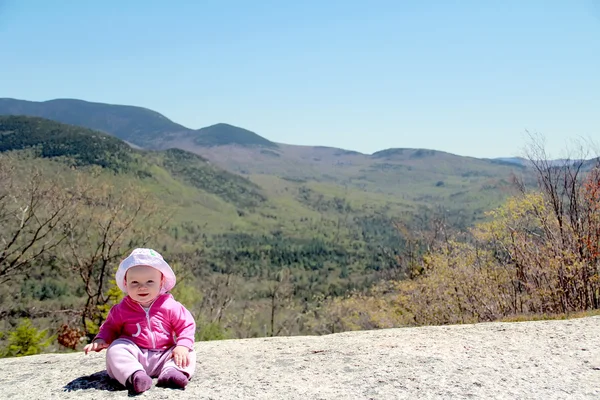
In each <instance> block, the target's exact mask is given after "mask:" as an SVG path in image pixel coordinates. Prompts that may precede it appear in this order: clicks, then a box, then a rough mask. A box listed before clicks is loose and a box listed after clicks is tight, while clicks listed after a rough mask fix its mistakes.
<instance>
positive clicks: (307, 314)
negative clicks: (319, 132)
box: [0, 116, 600, 357]
mask: <svg viewBox="0 0 600 400" xmlns="http://www.w3.org/2000/svg"><path fill="white" fill-rule="evenodd" d="M530 150H531V156H532V157H531V161H532V163H531V166H530V167H528V168H527V169H526V170H525V169H523V168H519V169H518V171H519V173H518V174H514V175H512V176H504V175H502V176H500V175H499V176H498V179H499V180H502V181H503V182H504V183H503V184H502V185H495V184H494V185H490V186H489V187H486V188H483V189H482V188H481V186H480V182H479V181H478V182H477V187H478V188H480V189H477V190H480V192H478V193H480V194H478V195H477V196H471V195H470V194H469V196H471V197H470V198H479V199H482V200H481V201H480V202H462V203H461V202H460V201H459V200H458V199H460V198H463V197H461V196H464V195H465V194H464V193H467V191H468V190H471V189H470V187H462V188H460V190H459V191H458V192H457V193H459V194H458V195H457V196H456V199H457V200H456V201H454V202H452V204H449V203H447V202H448V201H451V200H449V199H452V196H451V195H449V197H448V194H447V193H448V192H447V191H448V190H449V189H448V185H447V184H446V183H444V182H442V183H439V184H437V185H431V186H428V187H427V188H426V190H425V191H422V192H418V190H419V188H420V187H419V186H417V185H415V184H412V185H411V186H407V188H409V189H410V198H408V197H406V196H402V195H401V193H402V188H395V189H394V190H390V191H389V193H387V194H386V193H381V192H380V191H377V190H375V191H368V190H360V189H359V188H356V187H352V186H348V185H343V184H340V183H339V182H335V181H333V182H327V181H326V180H320V181H317V180H310V179H290V178H286V177H281V176H276V175H269V174H258V173H257V174H243V175H240V174H236V173H233V172H231V171H227V170H225V169H222V168H221V167H218V166H216V165H215V164H214V163H212V162H210V161H208V160H207V159H206V158H204V157H202V156H200V155H197V154H194V153H191V152H188V151H185V150H181V149H166V150H141V149H134V148H132V147H130V146H129V145H128V144H127V143H125V142H123V141H121V140H120V139H118V138H116V137H113V136H110V135H108V134H104V133H101V132H98V131H94V130H90V129H86V128H81V127H78V126H74V125H65V124H61V123H58V122H53V121H50V120H47V119H43V118H36V117H24V116H14V117H0V221H1V226H2V229H1V233H0V236H1V239H2V241H1V243H0V284H1V285H0V316H1V318H0V321H2V322H1V323H0V332H2V333H1V334H0V354H2V356H6V357H10V356H21V355H28V354H36V353H39V352H42V351H44V352H66V351H77V350H80V349H81V348H82V347H83V346H84V345H85V344H86V343H88V342H89V341H90V340H91V339H93V337H94V334H95V333H97V330H98V327H99V325H100V324H101V323H102V321H103V320H104V318H105V317H106V314H107V312H108V309H109V308H110V306H111V305H112V304H115V303H116V302H118V301H119V300H120V298H121V297H122V295H123V294H122V293H121V292H120V291H119V290H118V288H117V287H116V285H115V284H114V272H115V270H116V267H117V266H118V263H119V261H120V260H121V259H123V258H124V257H125V256H126V255H127V254H128V253H129V252H130V251H131V250H132V249H133V248H135V247H151V248H154V249H156V250H157V251H159V252H161V253H162V254H163V256H164V257H165V259H166V260H167V261H168V262H169V263H170V264H171V265H172V267H173V268H174V270H175V272H176V274H177V277H178V283H177V285H176V287H175V289H174V290H173V294H174V296H175V298H176V299H177V300H178V301H180V302H182V303H183V304H184V305H185V306H186V307H188V309H190V311H191V312H192V313H193V314H194V316H195V318H196V321H197V326H198V329H197V332H196V338H197V340H199V341H200V340H221V339H233V338H247V337H262V336H278V335H321V334H328V333H333V332H340V331H345V330H356V329H380V328H390V327H402V326H414V325H427V324H450V323H471V322H481V321H493V320H501V319H519V318H529V319H531V318H548V317H559V316H565V315H573V314H574V313H580V312H591V311H593V310H596V309H598V306H599V304H598V303H599V301H600V288H599V287H598V286H599V284H598V282H599V279H598V278H599V276H598V265H599V257H600V253H599V246H600V170H599V163H598V159H591V160H584V159H578V158H574V159H573V160H566V161H565V162H564V163H562V164H560V165H555V164H552V163H550V160H545V159H544V158H543V157H541V155H543V148H540V147H538V143H537V142H534V143H532V145H531V147H530ZM421 156H427V155H426V154H423V155H421ZM421 156H419V157H421ZM500 167H502V168H504V167H505V166H499V168H500ZM490 168H491V167H490ZM492 171H493V170H492V169H489V170H487V171H486V172H485V175H486V177H485V179H489V177H490V176H493V172H492ZM502 171H504V169H503V170H502ZM370 173H371V174H372V175H371V177H377V176H378V175H377V172H373V171H371V172H370ZM381 173H382V174H389V173H390V172H389V171H382V172H381ZM396 173H398V172H396ZM453 173H454V172H449V173H448V174H449V175H448V179H446V180H445V182H452V181H453V180H455V181H457V182H458V179H470V178H471V177H472V176H475V175H476V174H477V173H478V172H477V171H476V170H474V171H472V172H469V171H466V170H465V169H464V167H462V169H461V170H460V171H459V173H458V174H459V175H452V174H453ZM386 176H387V175H386ZM378 179H379V178H378ZM465 182H466V181H465ZM450 186H451V185H450ZM436 190H439V191H440V193H445V194H444V195H443V196H441V197H440V199H441V200H439V201H438V200H436V198H437V195H436V193H437V192H436ZM442 191H446V192H442ZM460 193H462V194H460ZM484 196H485V197H484ZM489 198H493V199H494V201H491V200H490V201H488V200H487V199H489ZM417 199H421V200H420V201H417ZM484 204H487V205H488V206H484Z"/></svg>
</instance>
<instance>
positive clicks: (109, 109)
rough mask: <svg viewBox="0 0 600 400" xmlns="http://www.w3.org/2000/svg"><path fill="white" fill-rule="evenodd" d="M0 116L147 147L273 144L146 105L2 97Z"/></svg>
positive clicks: (248, 133)
mask: <svg viewBox="0 0 600 400" xmlns="http://www.w3.org/2000/svg"><path fill="white" fill-rule="evenodd" d="M0 115H26V116H35V117H42V118H47V119H51V120H55V121H58V122H62V123H65V124H71V125H78V126H82V127H86V128H90V129H95V130H99V131H102V132H106V133H109V134H111V135H114V136H116V137H118V138H119V139H122V140H125V141H127V142H129V143H132V144H134V145H137V146H140V147H143V148H149V149H166V148H169V147H181V146H178V145H177V143H178V142H184V143H185V142H187V141H190V142H191V143H193V144H196V145H199V146H222V145H240V146H245V147H248V146H261V147H276V145H275V144H274V143H272V142H270V141H269V140H267V139H265V138H262V137H261V136H259V135H257V134H256V133H254V132H251V131H248V130H246V129H243V128H238V127H235V126H232V125H228V124H216V125H213V126H209V127H206V128H202V129H199V130H193V129H190V128H186V127H184V126H182V125H179V124H177V123H175V122H173V121H171V120H170V119H168V118H167V117H165V116H164V115H162V114H160V113H158V112H156V111H152V110H148V109H146V108H142V107H135V106H127V105H113V104H104V103H94V102H88V101H83V100H76V99H56V100H49V101H43V102H34V101H25V100H17V99H9V98H2V99H0Z"/></svg>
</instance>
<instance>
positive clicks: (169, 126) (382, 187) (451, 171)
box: [0, 99, 527, 219]
mask: <svg viewBox="0 0 600 400" xmlns="http://www.w3.org/2000/svg"><path fill="white" fill-rule="evenodd" d="M0 114H25V115H35V116H44V117H45V118H49V119H53V120H56V121H59V122H64V123H69V124H75V125H79V126H82V127H86V128H91V129H98V130H101V131H103V132H106V133H109V134H111V135H114V136H116V137H118V138H120V139H123V140H125V141H126V142H127V143H131V144H133V145H136V146H139V147H142V148H146V149H154V150H166V149H169V148H176V149H181V150H184V151H186V152H189V153H194V154H197V155H199V156H201V157H202V158H203V159H206V160H208V161H209V162H210V163H212V165H214V166H216V167H218V168H221V169H223V170H225V171H229V172H230V173H234V174H236V175H241V176H244V177H245V178H247V179H248V180H249V181H252V182H255V183H257V184H259V185H260V186H261V187H262V188H263V190H266V191H271V192H272V193H275V192H277V191H278V190H286V189H284V188H286V187H287V186H286V185H289V184H291V183H292V182H295V183H296V184H299V185H302V186H304V187H310V188H311V190H315V189H317V188H318V189H317V192H319V191H323V190H324V191H325V192H328V193H335V196H350V197H352V196H356V195H357V194H358V193H363V194H364V195H360V196H361V197H369V196H382V199H381V200H380V202H381V203H382V204H385V203H386V202H388V201H390V199H393V201H401V202H403V203H404V206H403V208H406V207H413V208H415V207H417V208H418V207H422V206H434V205H435V206H440V205H443V206H444V207H446V208H448V209H454V210H468V214H469V215H470V217H469V218H468V219H470V218H471V217H473V216H477V215H482V213H483V212H484V211H485V210H487V209H489V208H491V207H493V206H494V205H497V204H499V202H501V201H502V199H503V198H505V196H506V195H508V193H509V191H510V183H509V182H510V180H511V176H512V175H513V174H517V175H520V176H521V175H524V174H527V172H526V170H525V169H524V168H523V166H522V165H519V164H517V163H512V162H504V161H498V160H485V159H478V158H473V157H462V156H457V155H453V154H450V153H445V152H441V151H435V150H429V149H398V148H395V149H385V150H382V151H378V152H376V153H374V154H371V155H369V154H362V153H359V152H355V151H350V150H345V149H340V148H333V147H324V146H299V145H291V144H283V143H276V142H272V141H269V140H267V139H266V138H264V137H262V136H260V135H259V134H257V133H255V132H252V131H249V130H246V129H243V128H241V127H236V126H232V125H229V124H225V123H220V124H216V125H212V126H209V127H206V128H202V129H198V130H193V129H189V128H187V127H184V126H182V125H179V124H176V123H174V122H173V121H170V120H169V119H167V118H166V117H164V116H163V115H161V114H159V113H157V112H155V111H151V110H147V109H144V108H140V107H133V106H120V105H109V104H101V103H91V102H86V101H82V100H70V99H59V100H51V101H46V102H27V101H22V100H15V99H1V100H0ZM288 190H289V188H288ZM349 193H352V194H349ZM317 197H318V196H317ZM313 200H314V199H313ZM313 200H311V201H313ZM303 201H304V200H303ZM315 201H316V200H315ZM361 201H362V200H361ZM474 218H478V217H474Z"/></svg>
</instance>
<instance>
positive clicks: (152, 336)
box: [140, 304, 156, 349]
mask: <svg viewBox="0 0 600 400" xmlns="http://www.w3.org/2000/svg"><path fill="white" fill-rule="evenodd" d="M140 307H142V305H141V304H140ZM151 307H152V304H150V307H148V311H146V310H145V309H144V307H142V310H144V312H145V313H146V322H148V330H149V331H150V338H151V339H152V348H153V349H155V348H156V340H155V339H154V332H152V325H150V308H151Z"/></svg>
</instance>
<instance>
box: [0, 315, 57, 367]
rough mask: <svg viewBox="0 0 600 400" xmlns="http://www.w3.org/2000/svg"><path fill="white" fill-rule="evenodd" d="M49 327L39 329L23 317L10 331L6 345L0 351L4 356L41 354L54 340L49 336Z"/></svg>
mask: <svg viewBox="0 0 600 400" xmlns="http://www.w3.org/2000/svg"><path fill="white" fill-rule="evenodd" d="M47 334H48V332H47V329H43V330H39V329H37V328H36V327H35V326H33V324H32V323H31V321H30V320H29V319H27V318H26V319H23V320H21V322H19V324H18V325H17V327H16V328H15V329H14V330H12V331H10V332H8V339H7V344H6V347H5V348H4V349H3V350H2V352H0V354H1V355H2V356H3V357H22V356H30V355H34V354H39V353H41V352H42V350H43V349H45V348H46V347H48V346H49V345H50V343H52V341H53V340H54V338H53V337H47Z"/></svg>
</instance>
